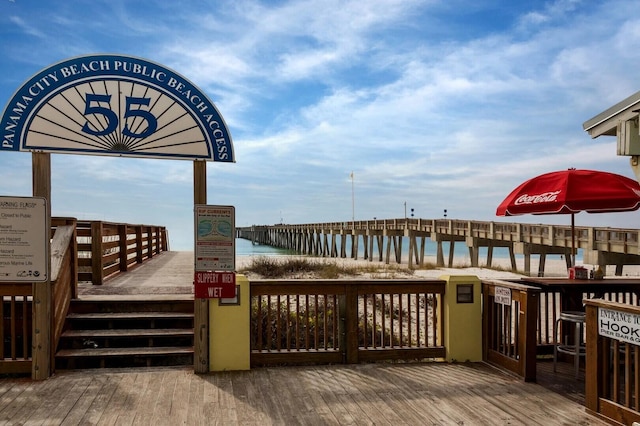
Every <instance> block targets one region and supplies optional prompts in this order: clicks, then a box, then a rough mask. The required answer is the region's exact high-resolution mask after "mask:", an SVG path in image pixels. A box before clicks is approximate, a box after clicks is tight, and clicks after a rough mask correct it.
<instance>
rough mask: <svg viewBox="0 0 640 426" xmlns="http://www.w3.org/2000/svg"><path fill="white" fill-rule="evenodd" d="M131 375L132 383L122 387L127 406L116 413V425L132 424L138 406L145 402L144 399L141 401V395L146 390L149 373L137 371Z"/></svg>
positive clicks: (125, 425)
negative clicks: (124, 387) (131, 385)
mask: <svg viewBox="0 0 640 426" xmlns="http://www.w3.org/2000/svg"><path fill="white" fill-rule="evenodd" d="M131 377H132V378H133V383H134V385H133V387H132V388H130V389H124V392H126V394H127V399H126V403H125V404H126V407H127V408H125V409H123V410H122V411H120V412H119V413H118V419H117V422H118V426H120V425H122V426H130V425H132V424H133V423H134V421H135V419H136V417H137V413H138V408H139V407H140V406H141V405H142V404H144V403H145V401H143V395H145V393H146V392H147V387H148V385H149V380H150V379H151V375H150V374H145V373H144V372H140V371H139V372H137V373H136V374H131Z"/></svg>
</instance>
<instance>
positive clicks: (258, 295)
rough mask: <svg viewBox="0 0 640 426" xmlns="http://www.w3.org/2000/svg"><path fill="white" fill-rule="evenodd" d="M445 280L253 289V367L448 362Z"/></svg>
mask: <svg viewBox="0 0 640 426" xmlns="http://www.w3.org/2000/svg"><path fill="white" fill-rule="evenodd" d="M444 291H445V283H444V281H440V280H410V281H405V280H367V281H361V280H295V281H287V280H256V281H252V282H251V336H252V337H251V364H252V365H266V364H302V363H358V362H365V361H373V360H395V359H424V358H444V357H445V348H444V346H443V344H442V341H443V334H444V324H443V321H442V318H444V316H443V305H442V296H443V294H444Z"/></svg>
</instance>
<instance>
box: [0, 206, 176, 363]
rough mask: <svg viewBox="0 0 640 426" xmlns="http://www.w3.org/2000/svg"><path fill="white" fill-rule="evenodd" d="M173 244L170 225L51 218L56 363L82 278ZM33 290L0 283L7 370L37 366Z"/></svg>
mask: <svg viewBox="0 0 640 426" xmlns="http://www.w3.org/2000/svg"><path fill="white" fill-rule="evenodd" d="M167 249H168V243H167V232H166V229H165V228H164V227H159V226H147V225H129V224H122V223H118V224H116V223H105V222H86V221H82V222H77V221H76V219H74V218H60V217H54V218H51V249H50V254H51V274H50V275H51V290H52V299H51V300H52V302H51V304H52V306H51V336H50V339H51V348H52V353H51V365H53V355H54V351H55V348H56V346H57V343H58V340H59V338H60V335H61V333H62V328H63V325H64V321H65V318H66V315H67V311H68V309H69V304H70V302H71V299H73V298H75V297H77V295H78V281H79V280H87V281H92V282H93V283H94V284H102V283H103V282H104V280H105V279H106V278H109V277H113V276H115V275H116V274H118V273H120V272H124V271H127V270H128V269H131V268H132V267H133V266H135V265H137V264H140V263H142V262H144V261H146V260H148V259H151V258H152V257H153V256H154V255H156V254H158V253H161V252H162V251H165V250H167ZM95 259H98V261H97V262H94V260H95ZM32 296H33V284H32V283H2V284H0V373H2V374H4V373H19V374H28V373H30V372H31V368H32V327H33V325H32V324H33V310H32V309H33V305H32Z"/></svg>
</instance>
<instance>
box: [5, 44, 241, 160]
mask: <svg viewBox="0 0 640 426" xmlns="http://www.w3.org/2000/svg"><path fill="white" fill-rule="evenodd" d="M0 131H1V132H2V133H1V134H0V138H1V139H0V140H1V143H0V150H7V151H43V152H58V153H73V154H94V155H108V156H131V157H143V158H178V159H191V160H208V161H222V162H234V161H235V158H234V154H233V143H232V141H231V135H230V134H229V130H228V129H227V126H226V124H225V122H224V120H223V118H222V116H221V115H220V113H219V112H218V110H217V108H216V107H215V105H214V104H213V102H211V101H210V100H209V99H208V97H207V96H206V95H205V94H204V93H203V92H202V91H200V90H199V89H198V88H197V87H196V86H195V85H194V84H193V83H191V82H190V81H189V80H187V79H186V78H184V77H183V76H181V75H180V74H178V73H176V72H175V71H172V70H170V69H168V68H165V67H163V66H161V65H158V64H156V63H153V62H150V61H147V60H144V59H140V58H135V57H130V56H118V55H89V56H81V57H77V58H72V59H69V60H66V61H63V62H60V63H58V64H55V65H52V66H50V67H48V68H46V69H44V70H42V71H40V72H39V73H37V74H36V75H34V76H33V77H32V78H31V79H29V80H28V81H27V82H26V83H24V84H23V85H22V86H21V87H20V88H19V89H18V90H17V92H16V93H15V94H14V96H13V97H12V98H11V100H10V101H9V103H8V104H7V106H6V108H5V110H4V112H3V114H2V121H1V122H0Z"/></svg>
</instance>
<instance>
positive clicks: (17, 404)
mask: <svg viewBox="0 0 640 426" xmlns="http://www.w3.org/2000/svg"><path fill="white" fill-rule="evenodd" d="M7 380H10V379H7ZM36 389H37V383H35V382H31V381H28V380H26V379H17V380H16V383H15V386H12V387H11V388H10V389H9V390H8V391H7V392H5V393H4V394H3V397H2V399H1V400H0V402H2V405H0V421H2V422H3V423H6V424H11V419H12V418H13V417H14V416H16V415H17V413H19V412H20V411H21V410H23V409H24V406H25V405H27V404H28V399H29V395H30V394H32V393H35V391H36Z"/></svg>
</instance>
